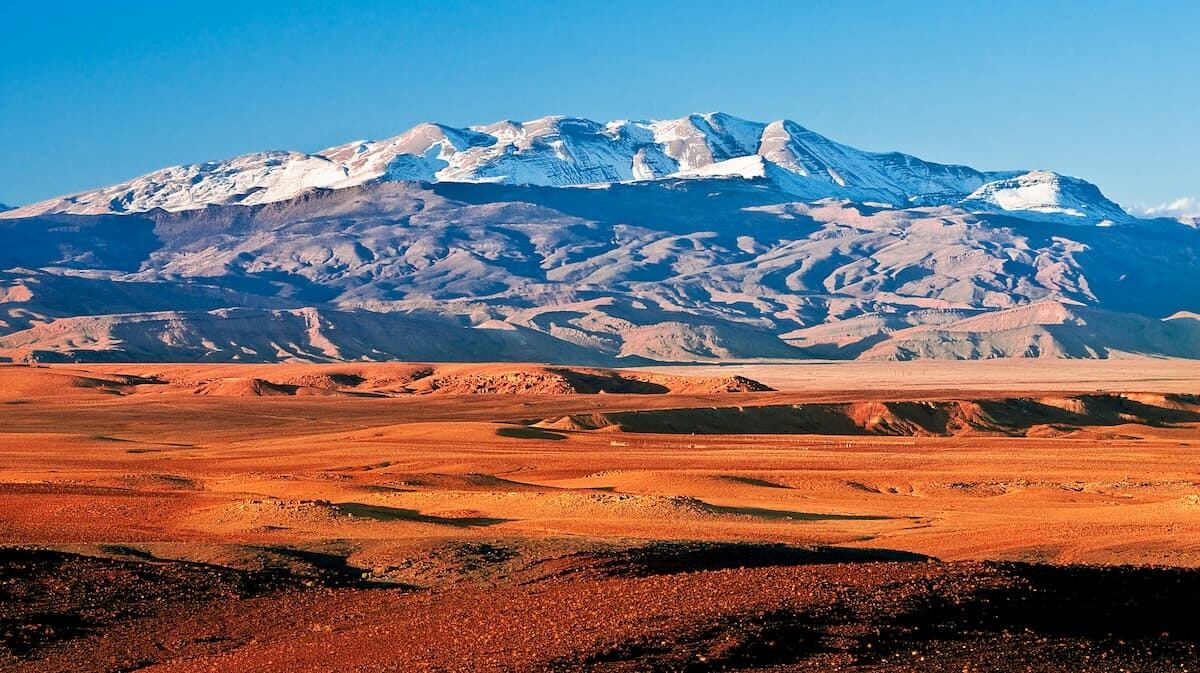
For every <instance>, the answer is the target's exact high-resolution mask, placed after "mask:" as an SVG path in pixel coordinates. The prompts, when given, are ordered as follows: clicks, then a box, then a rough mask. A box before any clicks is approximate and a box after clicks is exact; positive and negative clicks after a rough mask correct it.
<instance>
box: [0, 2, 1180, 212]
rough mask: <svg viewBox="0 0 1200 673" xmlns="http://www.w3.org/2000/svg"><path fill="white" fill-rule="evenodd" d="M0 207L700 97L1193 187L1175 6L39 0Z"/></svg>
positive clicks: (1161, 193) (1120, 193)
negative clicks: (436, 125)
mask: <svg viewBox="0 0 1200 673" xmlns="http://www.w3.org/2000/svg"><path fill="white" fill-rule="evenodd" d="M0 16H3V17H4V24H5V27H6V29H5V30H4V33H3V38H0V148H3V150H2V151H3V154H2V155H0V157H2V159H0V201H4V202H7V203H10V204H20V203H27V202H30V201H33V200H36V199H41V198H46V197H50V196H54V195H58V194H62V193H66V192H69V191H75V190H80V189H84V188H91V187H97V186H101V185H105V184H110V183H113V182H117V181H120V180H123V179H126V178H130V177H133V176H135V175H138V174H141V173H144V172H147V171H149V170H152V169H155V168H159V167H162V166H167V165H172V164H179V163H189V162H195V161H204V160H210V159H219V158H225V157H228V156H232V155H235V154H239V153H243V152H249V151H255V150H262V149H298V150H306V151H312V150H317V149H320V148H322V147H326V146H329V145H333V144H335V143H340V142H345V141H349V140H352V139H357V138H381V137H387V136H391V135H395V134H397V133H399V132H401V131H403V130H404V129H406V128H408V127H410V126H412V125H413V124H415V123H417V122H420V121H424V120H437V121H442V122H446V123H450V124H455V125H468V124H476V123H485V122H490V121H494V120H498V119H503V118H509V119H528V118H533V117H539V116H542V115H546V114H568V115H579V116H585V117H591V118H595V119H613V118H655V117H659V118H661V117H675V116H681V115H683V114H686V113H689V112H695V111H711V110H722V111H726V112H730V113H732V114H736V115H739V116H743V117H748V118H752V119H759V120H771V119H779V118H790V119H794V120H795V121H797V122H800V123H801V124H804V125H806V126H808V127H810V128H812V129H814V130H816V131H819V132H822V133H824V134H826V135H828V136H831V137H833V138H834V139H837V140H840V141H842V142H846V143H848V144H851V145H855V146H858V147H862V148H865V149H871V150H901V151H906V152H910V153H913V154H917V155H919V156H922V157H924V158H927V159H932V160H938V161H948V162H960V163H968V164H971V165H973V166H976V167H978V168H983V169H1003V168H1049V169H1053V170H1057V171H1060V172H1064V173H1068V174H1072V175H1078V176H1080V177H1084V178H1087V179H1089V180H1092V181H1094V182H1096V183H1098V184H1099V185H1100V186H1101V187H1102V188H1103V189H1104V190H1105V192H1106V193H1107V194H1108V195H1109V196H1110V197H1113V198H1115V199H1117V200H1119V201H1121V202H1122V203H1123V204H1125V205H1127V206H1128V205H1133V204H1137V203H1141V204H1157V203H1162V202H1168V201H1172V200H1174V199H1177V198H1180V197H1185V196H1192V197H1200V49H1198V48H1197V42H1198V40H1200V38H1198V36H1200V3H1196V2H1182V1H1181V2H1166V1H1163V2H1138V3H1132V2H1095V1H1092V2H1088V1H1084V0H1080V1H1079V2H1072V3H1068V2H1053V1H1045V0H1042V1H1038V2H1026V1H1024V0H1006V1H1003V2H962V1H961V0H960V1H954V2H950V1H946V2H940V1H939V2H933V1H930V2H901V1H899V0H896V1H894V2H877V3H874V2H828V3H825V2H799V1H796V2H785V1H783V0H780V1H779V2H771V3H756V2H743V1H740V0H738V1H735V0H725V1H724V2H697V1H693V2H623V1H620V0H614V1H606V2H583V1H581V2H572V1H568V2H555V3H551V2H544V3H543V2H502V1H496V2H475V3H464V2H452V1H448V0H441V1H438V2H413V1H410V2H378V3H376V2H367V1H360V2H344V3H339V2H304V1H295V2H286V3H285V2H280V3H272V2H266V1H263V2H254V1H246V0H241V1H239V2H223V1H203V2H197V1H193V2H171V1H170V0H163V1H162V2H145V3H141V2H132V1H130V2H112V3H110V2H44V1H43V2H36V1H29V0H13V1H12V2H10V3H7V4H6V6H5V7H4V8H3V9H0Z"/></svg>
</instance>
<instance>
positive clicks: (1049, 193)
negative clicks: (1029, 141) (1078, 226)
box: [966, 170, 1129, 223]
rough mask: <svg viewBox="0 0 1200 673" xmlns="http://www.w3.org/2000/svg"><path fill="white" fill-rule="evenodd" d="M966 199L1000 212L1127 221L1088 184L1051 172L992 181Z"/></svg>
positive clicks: (1123, 215)
mask: <svg viewBox="0 0 1200 673" xmlns="http://www.w3.org/2000/svg"><path fill="white" fill-rule="evenodd" d="M966 200H967V201H973V202H979V203H984V204H989V205H992V206H995V207H997V208H999V209H1001V210H1007V211H1023V212H1029V213H1042V214H1051V215H1067V216H1070V217H1075V218H1081V219H1088V220H1092V221H1096V222H1098V223H1103V222H1109V223H1111V222H1117V221H1121V220H1125V219H1128V218H1129V215H1128V214H1127V213H1125V211H1124V210H1122V209H1121V207H1120V206H1118V205H1117V204H1115V203H1113V202H1112V201H1109V200H1108V199H1107V198H1105V196H1104V194H1102V193H1101V192H1100V189H1099V188H1098V187H1096V186H1095V185H1093V184H1091V183H1090V182H1085V181H1084V180H1080V179H1079V178H1073V177H1069V176H1066V175H1059V174H1058V173H1052V172H1050V171H1040V170H1039V171H1030V172H1028V173H1022V174H1020V175H1013V176H1009V177H1005V178H1001V179H999V180H994V181H992V182H989V183H987V184H985V185H982V186H981V187H979V189H976V190H975V191H974V192H972V193H971V194H969V195H968V196H967V198H966Z"/></svg>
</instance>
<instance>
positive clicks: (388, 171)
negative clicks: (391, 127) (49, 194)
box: [0, 112, 1129, 223]
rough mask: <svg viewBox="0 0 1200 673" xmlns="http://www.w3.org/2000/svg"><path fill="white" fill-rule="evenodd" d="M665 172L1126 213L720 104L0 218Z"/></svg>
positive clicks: (462, 137)
mask: <svg viewBox="0 0 1200 673" xmlns="http://www.w3.org/2000/svg"><path fill="white" fill-rule="evenodd" d="M664 178H693V179H699V178H703V179H710V180H711V179H717V178H721V179H754V180H764V181H766V182H767V183H768V184H770V185H771V186H772V187H773V188H775V189H776V190H778V192H779V193H780V195H781V197H784V198H788V197H791V198H796V199H800V200H817V199H822V198H838V199H846V200H850V201H856V202H883V203H890V204H892V205H895V206H914V205H915V206H926V205H956V206H959V207H963V208H966V209H968V210H974V211H981V212H997V211H999V212H1004V211H1014V210H1015V211H1029V212H1034V213H1039V214H1041V215H1043V216H1050V215H1053V216H1060V215H1061V216H1064V221H1068V222H1071V221H1079V222H1086V223H1096V222H1102V221H1109V222H1119V221H1121V220H1124V219H1127V218H1128V217H1129V216H1128V215H1126V214H1125V213H1124V211H1123V210H1122V209H1121V208H1120V206H1118V205H1117V204H1115V203H1113V202H1112V201H1110V200H1108V199H1107V198H1105V197H1104V195H1103V194H1102V193H1101V192H1100V190H1099V189H1098V188H1096V187H1095V186H1094V185H1091V184H1089V183H1086V182H1083V181H1082V180H1079V179H1077V178H1067V177H1064V176H1059V175H1057V174H1053V173H1044V172H1032V173H1022V172H1020V171H1009V172H1003V173H986V172H981V171H978V170H975V169H973V168H970V167H968V166H959V165H948V164H939V163H935V162H929V161H925V160H923V159H920V158H918V157H915V156H912V155H908V154H902V153H898V152H891V153H876V152H867V151H863V150H859V149H856V148H853V147H850V146H848V145H843V144H840V143H837V142H834V141H832V140H830V139H829V138H826V137H825V136H822V135H820V134H819V133H816V132H814V131H811V130H809V129H807V128H805V127H803V126H801V125H800V124H797V123H795V122H793V121H789V120H780V121H774V122H770V123H763V122H755V121H749V120H745V119H740V118H738V117H734V116H732V115H728V114H725V113H721V112H714V113H705V114H692V115H688V116H686V117H682V118H679V119H669V120H655V121H629V120H619V121H612V122H607V123H601V122H596V121H592V120H589V119H582V118H578V117H563V116H551V117H542V118H539V119H534V120H531V121H526V122H517V121H507V120H506V121H501V122H496V123H493V124H487V125H481V126H472V127H469V128H455V127H451V126H446V125H444V124H436V123H423V124H419V125H417V126H415V127H413V128H412V129H410V130H408V131H406V132H404V133H402V134H400V135H398V136H395V137H393V138H389V139H386V140H380V141H366V140H360V141H354V142H350V143H346V144H343V145H337V146H334V147H330V148H328V149H325V150H322V151H320V152H317V153H315V154H307V153H301V152H278V151H273V152H257V153H253V154H246V155H242V156H239V157H234V158H232V159H226V160H223V161H211V162H205V163H200V164H190V165H185V166H175V167H171V168H165V169H161V170H158V171H155V172H153V173H149V174H147V175H144V176H141V177H138V178H135V179H133V180H130V181H127V182H123V183H120V184H117V185H112V186H110V187H104V188H101V189H96V190H91V191H86V192H80V193H77V194H71V195H68V196H63V197H59V198H55V199H50V200H48V201H43V202H40V203H35V204H31V205H27V206H24V207H22V208H17V209H14V210H10V211H7V212H5V213H4V214H3V215H0V217H25V216H31V215H40V214H46V213H76V214H104V213H127V212H144V211H148V210H152V209H155V208H162V209H165V210H169V211H177V210H189V209H196V208H202V207H204V206H207V205H213V204H240V205H253V204H260V203H270V202H275V201H282V200H286V199H290V198H293V197H295V196H297V195H299V194H301V193H303V192H305V191H306V190H311V189H314V188H323V189H339V188H345V187H351V186H355V185H362V184H366V183H370V182H373V181H379V180H383V181H407V182H428V183H433V182H467V183H471V182H494V183H502V184H510V185H535V186H545V187H573V186H585V185H593V186H594V185H607V184H613V183H619V182H628V181H634V180H657V179H664ZM1014 180H1015V181H1016V182H1013V181H1014Z"/></svg>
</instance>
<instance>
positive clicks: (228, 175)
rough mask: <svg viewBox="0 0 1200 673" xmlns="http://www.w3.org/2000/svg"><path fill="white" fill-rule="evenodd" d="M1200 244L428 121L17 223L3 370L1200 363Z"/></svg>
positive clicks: (615, 130) (707, 152)
mask: <svg viewBox="0 0 1200 673" xmlns="http://www.w3.org/2000/svg"><path fill="white" fill-rule="evenodd" d="M1197 271H1200V229H1197V228H1196V227H1195V226H1194V224H1189V223H1188V222H1186V221H1176V220H1169V219H1156V220H1144V219H1138V218H1135V217H1132V216H1130V215H1128V214H1127V213H1126V212H1125V211H1124V210H1123V209H1122V208H1121V207H1120V206H1119V205H1117V204H1116V203H1114V202H1112V201H1111V200H1109V199H1107V198H1106V197H1105V196H1104V195H1103V194H1102V192H1101V191H1100V189H1099V188H1097V187H1096V186H1095V185H1092V184H1090V183H1088V182H1085V181H1083V180H1081V179H1078V178H1074V177H1068V176H1063V175H1059V174H1056V173H1052V172H1048V171H1042V170H1032V171H1031V170H1014V171H979V170H976V169H973V168H970V167H967V166H958V165H947V164H939V163H934V162H928V161H924V160H921V159H919V158H917V157H913V156H910V155H906V154H900V153H874V152H865V151H862V150H858V149H854V148H852V147H849V146H846V145H842V144H840V143H837V142H834V141H832V140H829V139H827V138H825V137H823V136H821V135H819V134H817V133H815V132H813V131H810V130H808V129H805V128H804V127H802V126H800V125H798V124H795V123H793V122H790V121H776V122H771V123H759V122H752V121H746V120H742V119H738V118H735V117H732V116H730V115H725V114H721V113H714V114H703V115H690V116H688V117H684V118H682V119H676V120H667V121H649V122H642V121H615V122H608V123H598V122H593V121H589V120H585V119H577V118H568V117H547V118H543V119H538V120H534V121H531V122H525V123H517V122H507V121H506V122H500V123H496V124H491V125H487V126H479V127H471V128H452V127H448V126H444V125H439V124H422V125H420V126H417V127H415V128H413V129H411V130H409V131H407V132H406V133H403V134H401V135H399V136H397V137H395V138H391V139H388V140H383V141H356V142H352V143H347V144H345V145H340V146H337V147H333V148H330V149H328V150H324V151H321V152H317V153H314V154H304V153H298V152H263V153H256V154H249V155H244V156H241V157H236V158H233V159H229V160H226V161H217V162H208V163H203V164H194V165H189V166H180V167H173V168H167V169H163V170H160V171H155V172H153V173H150V174H147V175H145V176H142V177H139V178H136V179H133V180H130V181H128V182H125V183H121V184H119V185H114V186H111V187H106V188H103V189H97V190H93V191H88V192H82V193H78V194H73V195H68V196H64V197H60V198H56V199H51V200H49V201H44V202H41V203H35V204H30V205H26V206H23V207H19V208H16V209H13V210H8V211H6V212H3V213H0V356H2V357H6V358H9V359H13V360H38V361H46V360H117V361H119V360H202V361H273V360H337V359H369V360H384V359H401V360H531V361H555V362H571V363H579V364H606V365H609V364H637V363H645V362H679V361H697V360H731V359H743V360H745V359H800V358H877V359H912V358H991V357H1035V356H1036V357H1119V356H1125V355H1133V354H1148V355H1171V356H1182V357H1200V316H1198V315H1197V314H1196V313H1194V311H1196V310H1198V309H1200V280H1198V279H1200V274H1198V273H1197Z"/></svg>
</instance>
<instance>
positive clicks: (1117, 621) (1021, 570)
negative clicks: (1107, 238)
mask: <svg viewBox="0 0 1200 673" xmlns="http://www.w3.org/2000/svg"><path fill="white" fill-rule="evenodd" d="M1196 393H1200V365H1198V364H1197V363H1195V362H1190V361H1180V360H1151V359H1143V360H1113V361H1106V362H1099V361H1054V362H1041V361H1036V360H1024V361H996V362H982V363H981V362H972V363H946V362H938V363H928V362H911V363H885V362H848V363H836V364H835V363H797V364H791V365H777V364H773V365H737V366H727V367H717V366H703V367H678V368H657V369H653V370H641V369H635V370H604V369H594V368H579V367H558V366H545V365H519V364H505V365H438V364H359V363H346V364H329V365H293V364H285V365H174V364H107V365H55V366H39V367H28V366H19V365H10V366H0V543H2V544H3V547H4V548H3V550H0V555H2V556H3V558H0V567H2V569H3V573H2V574H0V582H2V584H0V595H4V596H6V597H9V600H6V601H5V607H3V608H0V632H3V634H4V636H3V639H2V641H3V643H4V649H3V650H0V670H29V671H33V670H39V671H40V670H95V671H99V670H104V671H116V670H149V671H201V670H203V671H212V670H218V671H242V670H279V671H320V670H347V671H385V670H386V671H411V670H430V671H432V670H439V671H448V670H462V671H470V670H511V671H519V670H532V671H541V670H546V671H550V670H611V671H634V670H654V671H674V670H687V671H717V670H814V671H815V670H833V669H834V668H838V667H840V668H843V669H849V670H900V669H896V668H895V667H896V666H897V665H899V664H898V662H905V664H904V665H906V666H910V665H911V666H916V667H917V669H920V670H956V671H961V670H964V668H963V667H964V665H965V666H967V667H968V669H969V670H975V668H972V667H973V666H974V667H978V669H979V670H1008V669H1009V668H1011V669H1012V670H1026V669H1027V668H1028V667H1029V666H1034V669H1035V670H1078V667H1077V666H1076V664H1080V665H1082V663H1083V662H1085V661H1105V662H1107V663H1106V664H1105V666H1104V667H1101V668H1100V669H1097V670H1122V667H1123V666H1134V665H1135V664H1136V662H1139V661H1140V662H1143V663H1145V662H1150V665H1147V666H1144V667H1143V668H1139V669H1136V670H1179V668H1180V667H1184V666H1187V665H1190V664H1191V663H1194V662H1195V661H1196V660H1197V659H1196V656H1197V654H1196V649H1195V644H1196V642H1197V641H1196V634H1195V633H1194V631H1195V629H1194V624H1195V623H1196V622H1195V621H1193V622H1191V623H1192V626H1191V627H1187V626H1180V624H1186V623H1187V622H1186V621H1178V620H1176V621H1171V620H1168V621H1169V622H1170V623H1167V622H1163V621H1162V620H1164V619H1167V617H1164V616H1163V615H1164V614H1168V613H1170V614H1176V613H1178V611H1179V610H1184V611H1185V613H1186V615H1185V616H1188V615H1190V616H1188V617H1187V618H1188V619H1191V617H1194V616H1195V615H1194V613H1195V610H1196V608H1195V606H1194V605H1193V606H1191V607H1187V606H1186V605H1185V604H1183V603H1181V602H1172V601H1174V599H1171V598H1170V596H1171V595H1176V596H1185V595H1190V596H1193V597H1194V592H1193V593H1190V594H1189V593H1187V592H1188V591H1190V590H1191V589H1190V588H1192V587H1197V586H1200V579H1197V576H1196V575H1195V574H1194V573H1192V571H1191V570H1189V569H1194V568H1200V468H1198V467H1197V465H1198V464H1197V461H1196V453H1197V450H1200V396H1197V394H1196ZM1162 566H1173V567H1175V568H1176V569H1175V570H1167V569H1163V568H1162ZM1089 582H1090V584H1089ZM1088 586H1091V587H1096V586H1102V587H1106V588H1105V589H1104V591H1107V592H1113V593H1112V595H1113V596H1117V595H1118V594H1119V595H1120V596H1122V597H1123V598H1121V600H1123V601H1125V602H1124V603H1122V605H1123V606H1124V608H1122V609H1123V610H1124V611H1125V612H1123V613H1121V615H1117V616H1112V615H1110V617H1109V621H1108V622H1105V621H1103V620H1101V619H1100V616H1102V615H1105V614H1109V613H1107V612H1105V610H1106V609H1107V608H1106V607H1105V604H1102V602H1101V603H1096V601H1097V600H1099V599H1097V597H1096V595H1095V591H1091V592H1089V591H1086V590H1085V588H1086V587H1088ZM1172 586H1173V587H1176V589H1175V590H1167V589H1163V587H1172ZM106 587H108V588H106ZM113 587H116V588H121V592H118V591H117V589H116V588H113ZM122 592H123V593H122ZM1039 592H1040V593H1039ZM1121 592H1125V593H1121ZM1089 601H1090V602H1089ZM1180 601H1182V599H1180ZM1010 603H1011V605H1010ZM983 605H989V606H993V607H992V608H987V609H984V608H981V607H980V606H983ZM996 606H999V607H996ZM1068 608H1069V609H1071V610H1076V611H1077V613H1078V614H1083V613H1085V612H1087V613H1089V614H1090V615H1091V616H1089V617H1086V618H1084V617H1078V619H1079V620H1080V621H1079V623H1078V624H1077V626H1078V628H1076V629H1074V630H1072V629H1063V628H1059V627H1057V626H1054V627H1053V628H1052V625H1051V622H1053V620H1052V619H1051V616H1052V615H1053V614H1057V613H1054V612H1053V611H1054V610H1060V611H1061V610H1066V609H1068ZM1187 610H1191V612H1186V611H1187ZM1172 611H1174V612H1172ZM1078 614H1077V616H1078ZM1114 614H1115V613H1114ZM917 617H920V619H918V620H917V621H913V620H914V619H917ZM995 619H999V620H1000V622H1003V623H1002V624H1001V623H1000V622H997V623H993V621H994V620H995ZM1088 619H1093V620H1095V623H1091V622H1088V621H1087V620H1088ZM1172 619H1173V618H1172ZM1181 619H1182V618H1181ZM905 620H908V621H905ZM989 620H993V621H989ZM1154 620H1158V621H1154ZM1160 622H1161V623H1160ZM918 623H919V624H925V625H926V626H925V627H924V628H927V629H932V630H933V632H931V633H929V634H927V637H926V636H920V637H918V635H919V634H915V633H914V632H913V630H912V629H913V628H916V627H914V626H913V624H918ZM1054 623H1057V622H1054ZM484 624H487V625H488V628H483V625H484ZM998 624H999V625H998ZM1089 624H1090V625H1089ZM1160 627H1161V630H1159V631H1155V632H1153V633H1151V632H1150V631H1145V632H1144V631H1143V630H1144V629H1150V630H1151V631H1153V629H1155V628H1160ZM1189 628H1191V629H1192V631H1188V630H1187V629H1189ZM937 629H942V631H937ZM963 629H967V630H968V631H970V633H973V634H975V635H973V636H971V637H970V638H967V639H966V640H963V638H962V637H958V636H955V635H954V634H955V632H956V631H962V630H963ZM971 629H974V630H971ZM1089 629H1090V630H1089ZM1104 629H1108V631H1105V630H1104ZM1166 631H1170V632H1172V633H1173V634H1174V635H1172V636H1171V637H1168V638H1164V637H1163V636H1162V633H1163V632H1166ZM1006 634H1008V635H1006ZM1106 634H1107V635H1106ZM1114 634H1115V635H1114ZM775 641H780V642H784V641H786V642H787V643H789V644H788V645H787V647H786V648H783V649H782V650H781V649H780V648H774V649H770V648H768V650H763V649H762V647H763V646H762V645H761V643H763V642H775ZM868 645H870V647H868ZM960 646H961V647H960ZM756 648H757V649H756ZM1057 648H1074V649H1072V650H1071V651H1072V652H1074V654H1072V655H1071V656H1072V657H1075V658H1070V657H1068V658H1062V657H1061V656H1059V654H1058V653H1059V649H1057ZM1138 648H1142V649H1138ZM1148 653H1149V654H1148ZM81 657H82V658H83V659H86V662H85V663H83V664H79V663H71V662H79V661H80V660H81ZM1079 657H1095V659H1086V660H1085V659H1080V658H1079ZM918 660H919V661H923V662H924V664H923V665H918V664H917V662H918ZM989 662H990V663H989ZM1109 664H1112V667H1111V668H1110V667H1108V666H1109ZM903 670H911V669H903Z"/></svg>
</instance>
